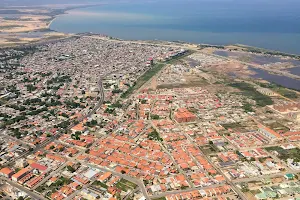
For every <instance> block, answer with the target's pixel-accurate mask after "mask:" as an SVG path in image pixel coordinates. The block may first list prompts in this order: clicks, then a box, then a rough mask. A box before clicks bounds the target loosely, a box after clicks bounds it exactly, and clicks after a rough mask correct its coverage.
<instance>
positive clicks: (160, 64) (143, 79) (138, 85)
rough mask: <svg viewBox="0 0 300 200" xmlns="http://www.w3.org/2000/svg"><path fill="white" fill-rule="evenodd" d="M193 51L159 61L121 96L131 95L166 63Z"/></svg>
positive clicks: (170, 62)
mask: <svg viewBox="0 0 300 200" xmlns="http://www.w3.org/2000/svg"><path fill="white" fill-rule="evenodd" d="M190 54H191V52H188V53H186V54H184V55H182V56H178V57H176V58H173V59H171V60H169V61H166V62H163V63H157V64H155V65H154V66H153V67H152V68H151V69H149V70H148V71H146V72H145V73H144V74H143V75H142V76H140V77H139V79H138V80H137V81H136V83H135V85H133V86H132V87H130V88H129V89H128V90H127V91H126V92H124V93H123V94H122V95H121V97H122V98H127V97H128V96H129V95H131V94H132V93H133V92H134V91H135V90H137V89H139V88H140V87H142V86H143V85H144V84H145V83H146V82H147V81H149V80H150V79H151V78H152V77H153V76H154V75H155V74H157V73H158V72H159V71H160V70H162V68H163V67H164V66H165V65H166V64H172V63H174V62H175V61H177V60H179V59H181V58H183V57H186V56H188V55H190Z"/></svg>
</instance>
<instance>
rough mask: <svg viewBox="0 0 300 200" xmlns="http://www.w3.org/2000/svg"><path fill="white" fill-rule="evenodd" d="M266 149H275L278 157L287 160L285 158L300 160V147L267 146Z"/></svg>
mask: <svg viewBox="0 0 300 200" xmlns="http://www.w3.org/2000/svg"><path fill="white" fill-rule="evenodd" d="M266 150H267V151H277V152H278V153H279V156H278V158H279V159H283V160H287V159H289V158H290V159H294V161H295V162H300V149H299V148H294V149H283V148H281V147H278V146H276V147H267V148H266Z"/></svg>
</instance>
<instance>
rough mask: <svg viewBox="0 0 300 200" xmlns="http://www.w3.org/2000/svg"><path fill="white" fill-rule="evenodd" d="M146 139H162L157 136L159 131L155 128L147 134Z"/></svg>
mask: <svg viewBox="0 0 300 200" xmlns="http://www.w3.org/2000/svg"><path fill="white" fill-rule="evenodd" d="M148 139H150V140H156V141H163V139H162V138H161V137H160V136H159V133H158V132H157V131H156V130H154V131H152V132H151V133H149V134H148Z"/></svg>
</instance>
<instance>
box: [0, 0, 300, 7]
mask: <svg viewBox="0 0 300 200" xmlns="http://www.w3.org/2000/svg"><path fill="white" fill-rule="evenodd" d="M149 1H150V2H151V1H161V2H172V3H174V2H180V3H183V2H184V3H189V2H193V1H202V2H207V1H210V2H211V1H215V2H216V3H218V2H219V3H224V2H226V3H229V4H233V3H237V2H238V3H243V4H252V3H255V4H257V3H259V4H261V5H262V6H267V5H268V4H278V6H280V5H286V4H294V3H295V5H299V1H298V0H285V1H282V0H242V2H241V0H21V1H20V0H1V1H0V7H8V6H42V5H50V4H51V5H54V4H57V5H68V4H70V5H71V4H97V3H115V2H124V3H126V2H149Z"/></svg>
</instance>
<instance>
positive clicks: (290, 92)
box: [257, 82, 299, 99]
mask: <svg viewBox="0 0 300 200" xmlns="http://www.w3.org/2000/svg"><path fill="white" fill-rule="evenodd" d="M257 84H258V85H259V86H261V87H264V88H269V89H271V90H273V91H274V92H277V93H279V94H280V95H282V96H284V97H286V98H290V99H297V98H298V97H299V96H298V94H297V93H296V92H295V91H293V90H292V89H289V88H285V87H282V86H280V85H278V84H276V83H261V82H258V83H257Z"/></svg>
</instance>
